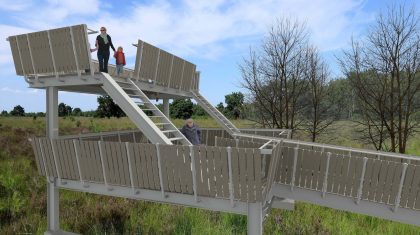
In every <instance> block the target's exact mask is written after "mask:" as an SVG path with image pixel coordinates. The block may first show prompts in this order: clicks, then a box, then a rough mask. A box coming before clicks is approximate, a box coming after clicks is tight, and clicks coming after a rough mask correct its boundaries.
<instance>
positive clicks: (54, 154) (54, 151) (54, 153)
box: [50, 139, 63, 184]
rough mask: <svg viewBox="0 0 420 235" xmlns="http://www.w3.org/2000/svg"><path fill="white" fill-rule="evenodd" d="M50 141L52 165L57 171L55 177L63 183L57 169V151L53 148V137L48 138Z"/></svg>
mask: <svg viewBox="0 0 420 235" xmlns="http://www.w3.org/2000/svg"><path fill="white" fill-rule="evenodd" d="M50 143H51V149H52V154H53V158H54V166H55V170H56V171H57V178H58V180H59V181H60V183H61V184H63V182H62V180H61V174H60V171H59V170H58V163H57V151H56V149H55V144H54V141H53V139H50Z"/></svg>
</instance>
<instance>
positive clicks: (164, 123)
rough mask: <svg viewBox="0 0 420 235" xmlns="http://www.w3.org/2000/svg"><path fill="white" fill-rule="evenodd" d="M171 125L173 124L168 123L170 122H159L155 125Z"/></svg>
mask: <svg viewBox="0 0 420 235" xmlns="http://www.w3.org/2000/svg"><path fill="white" fill-rule="evenodd" d="M169 124H171V123H168V122H158V123H155V125H156V126H159V125H160V126H162V125H169Z"/></svg>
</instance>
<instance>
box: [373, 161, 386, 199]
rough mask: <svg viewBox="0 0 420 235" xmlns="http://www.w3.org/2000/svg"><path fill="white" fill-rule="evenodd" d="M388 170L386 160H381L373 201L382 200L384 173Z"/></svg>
mask: <svg viewBox="0 0 420 235" xmlns="http://www.w3.org/2000/svg"><path fill="white" fill-rule="evenodd" d="M387 172H388V162H387V161H381V168H380V170H379V179H378V187H377V189H376V195H375V201H377V202H382V194H383V192H384V188H385V181H386V175H387Z"/></svg>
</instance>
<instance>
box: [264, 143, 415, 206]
mask: <svg viewBox="0 0 420 235" xmlns="http://www.w3.org/2000/svg"><path fill="white" fill-rule="evenodd" d="M322 150H324V151H322ZM325 150H326V148H322V147H318V146H317V147H316V148H313V149H310V148H308V147H304V148H302V145H298V144H293V143H285V144H284V143H283V144H282V145H281V146H280V145H278V146H277V147H276V148H275V149H274V150H273V161H274V163H273V164H275V161H276V160H278V161H279V162H278V164H277V177H276V180H275V181H276V182H278V183H280V184H286V185H290V186H292V187H300V188H305V189H310V190H317V191H320V192H325V193H330V194H336V195H341V196H346V197H351V198H354V199H355V200H356V201H358V200H366V201H371V202H377V203H382V204H387V205H391V206H395V203H396V202H398V200H399V198H400V204H399V205H398V206H400V207H405V208H410V209H419V207H420V205H419V204H420V201H418V197H420V169H419V166H417V165H413V164H408V165H407V170H406V171H405V173H404V164H407V163H406V159H404V160H401V159H400V160H399V161H396V160H395V159H393V160H392V161H388V160H387V159H388V157H387V158H384V157H383V156H381V155H380V153H378V154H372V153H362V154H360V153H359V152H354V153H353V152H351V151H346V150H337V151H334V153H331V152H326V151H325ZM329 150H330V149H329ZM345 153H347V154H345ZM376 155H378V156H376ZM295 159H296V160H295ZM294 161H296V168H294V165H295V164H294ZM289 172H291V173H292V175H290V174H289ZM268 175H269V176H268V184H269V183H270V178H271V177H272V173H271V172H270V170H269V173H268ZM403 177H404V181H403V184H402V185H401V182H402V181H401V180H402V178H403ZM293 179H294V181H293ZM400 187H401V192H400V191H399V190H400Z"/></svg>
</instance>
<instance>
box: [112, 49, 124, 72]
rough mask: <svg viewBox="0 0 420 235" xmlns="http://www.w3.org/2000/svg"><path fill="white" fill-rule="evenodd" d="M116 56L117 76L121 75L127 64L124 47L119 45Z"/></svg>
mask: <svg viewBox="0 0 420 235" xmlns="http://www.w3.org/2000/svg"><path fill="white" fill-rule="evenodd" d="M114 58H115V64H116V66H117V76H118V77H119V76H120V75H121V74H122V73H123V69H124V66H125V55H124V52H123V48H122V47H118V49H117V51H116V52H115V53H114Z"/></svg>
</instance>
